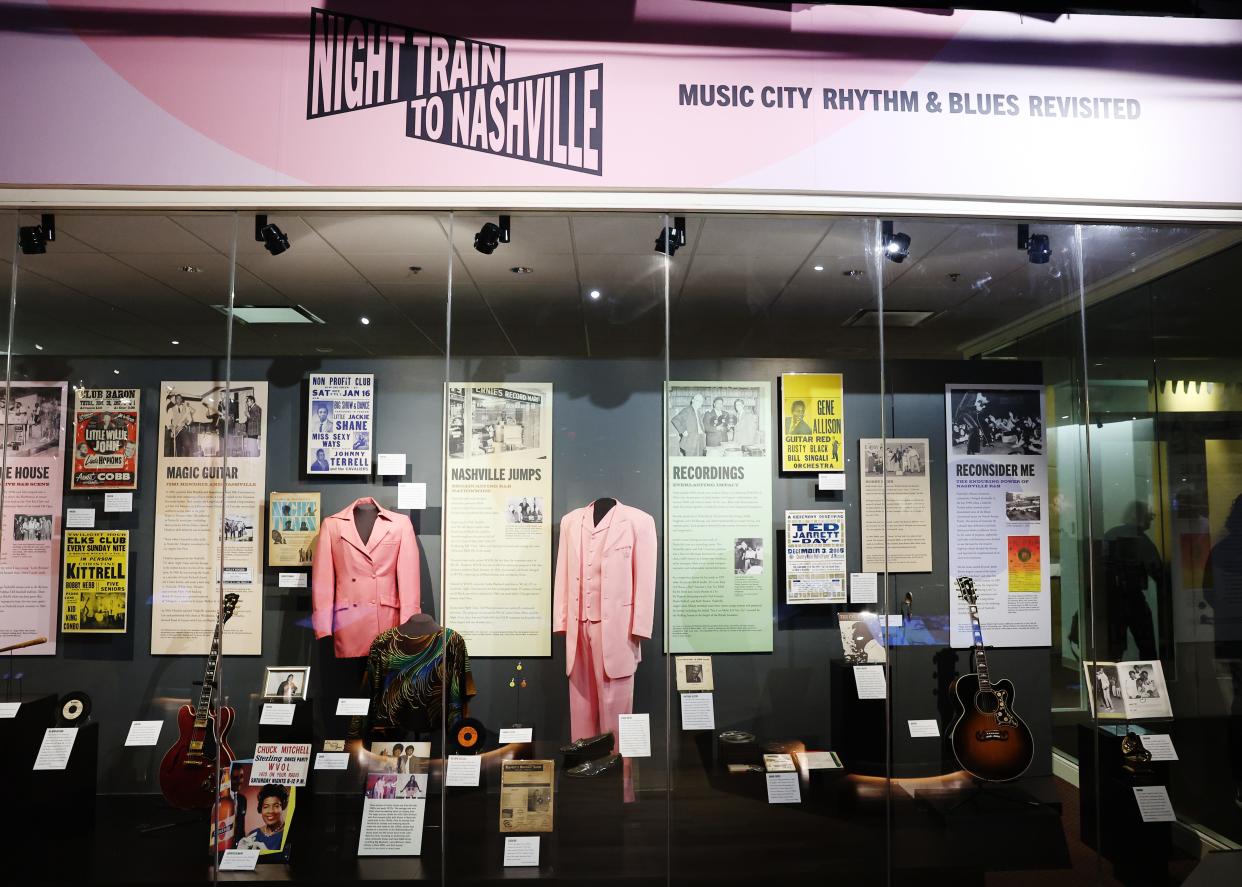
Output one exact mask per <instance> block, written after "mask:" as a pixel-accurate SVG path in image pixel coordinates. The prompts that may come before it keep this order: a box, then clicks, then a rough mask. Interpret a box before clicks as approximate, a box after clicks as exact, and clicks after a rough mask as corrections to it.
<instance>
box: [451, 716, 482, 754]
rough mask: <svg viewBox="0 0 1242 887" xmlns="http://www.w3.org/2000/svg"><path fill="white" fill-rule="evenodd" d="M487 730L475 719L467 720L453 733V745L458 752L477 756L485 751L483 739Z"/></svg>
mask: <svg viewBox="0 0 1242 887" xmlns="http://www.w3.org/2000/svg"><path fill="white" fill-rule="evenodd" d="M486 736H487V729H486V728H485V727H484V726H483V724H482V723H481V722H479V721H477V720H475V719H474V718H466V719H464V720H463V721H462V722H461V723H460V724H458V725H457V729H456V730H454V731H453V743H454V744H455V745H456V746H457V749H458V751H460V752H463V753H465V754H471V755H472V754H477V753H479V752H480V751H482V750H483V739H484V737H486Z"/></svg>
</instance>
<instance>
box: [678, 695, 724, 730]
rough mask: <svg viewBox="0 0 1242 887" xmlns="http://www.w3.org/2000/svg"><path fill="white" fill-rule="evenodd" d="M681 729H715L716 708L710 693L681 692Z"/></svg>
mask: <svg viewBox="0 0 1242 887" xmlns="http://www.w3.org/2000/svg"><path fill="white" fill-rule="evenodd" d="M681 729H683V730H715V729H716V708H715V704H714V703H713V702H712V694H711V693H682V694H681Z"/></svg>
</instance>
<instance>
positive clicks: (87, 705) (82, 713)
mask: <svg viewBox="0 0 1242 887" xmlns="http://www.w3.org/2000/svg"><path fill="white" fill-rule="evenodd" d="M59 710H60V719H59V722H58V723H59V726H61V727H75V726H77V725H78V724H81V723H83V722H84V721H86V719H87V718H89V717H90V716H91V698H90V697H89V696H87V695H86V694H85V693H83V692H82V691H81V690H74V691H72V692H70V693H66V694H65V695H64V696H62V697H60V709H59Z"/></svg>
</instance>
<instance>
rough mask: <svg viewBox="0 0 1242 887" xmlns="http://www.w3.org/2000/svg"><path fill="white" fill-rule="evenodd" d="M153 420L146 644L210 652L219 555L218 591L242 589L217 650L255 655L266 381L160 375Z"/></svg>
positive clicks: (259, 634)
mask: <svg viewBox="0 0 1242 887" xmlns="http://www.w3.org/2000/svg"><path fill="white" fill-rule="evenodd" d="M160 420H161V421H160V444H161V445H160V451H159V463H158V466H157V471H156V475H157V477H158V484H157V486H156V495H155V564H154V569H153V576H152V585H153V589H152V590H153V594H152V602H151V652H152V653H153V654H156V655H158V654H176V655H195V656H205V655H207V653H208V652H209V651H210V649H211V638H212V635H213V634H214V633H215V627H216V613H217V607H218V603H219V596H220V578H221V554H223V563H224V571H223V580H224V590H225V591H226V592H229V591H235V592H238V594H240V596H241V599H240V600H239V601H238V604H237V609H236V612H235V613H234V615H233V618H232V619H230V620H229V622H228V624H227V625H226V626H225V629H224V646H223V651H224V653H226V654H240V655H247V656H253V655H257V654H259V653H261V652H262V646H263V511H264V509H263V498H264V493H265V485H266V477H267V472H266V465H267V383H266V382H233V383H231V384H230V385H229V386H228V387H227V388H226V387H225V384H224V383H223V382H163V383H161V384H160ZM226 457H227V459H226ZM226 462H227V464H226ZM226 490H227V501H226V499H225V493H226ZM222 549H223V550H222Z"/></svg>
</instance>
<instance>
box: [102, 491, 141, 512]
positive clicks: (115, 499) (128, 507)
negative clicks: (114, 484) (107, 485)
mask: <svg viewBox="0 0 1242 887" xmlns="http://www.w3.org/2000/svg"><path fill="white" fill-rule="evenodd" d="M133 510H134V494H133V493H104V511H133Z"/></svg>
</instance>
